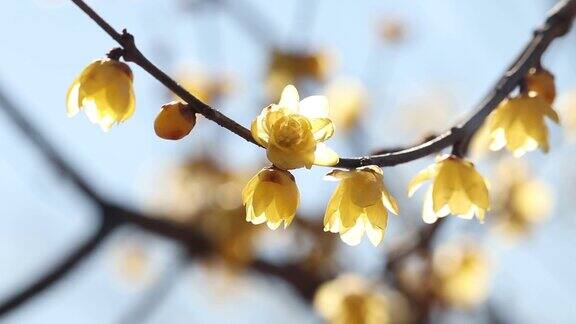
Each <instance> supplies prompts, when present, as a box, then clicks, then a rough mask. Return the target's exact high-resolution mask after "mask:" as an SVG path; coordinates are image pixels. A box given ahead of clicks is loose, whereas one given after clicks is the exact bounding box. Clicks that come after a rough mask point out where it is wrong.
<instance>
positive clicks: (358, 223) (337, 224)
mask: <svg viewBox="0 0 576 324" xmlns="http://www.w3.org/2000/svg"><path fill="white" fill-rule="evenodd" d="M327 178H328V179H329V180H330V179H333V180H336V181H340V183H339V184H338V187H337V188H336V191H334V193H333V194H332V197H331V198H330V201H329V202H328V207H327V208H326V214H325V215H324V231H330V232H332V233H340V238H341V239H342V241H344V242H345V243H347V244H349V245H357V244H359V243H360V241H361V240H362V236H363V235H364V232H366V233H367V234H368V239H369V240H370V242H372V244H374V246H376V245H378V244H379V243H380V242H382V239H383V238H384V232H385V231H386V225H387V222H388V210H390V211H391V212H392V213H394V214H398V205H397V203H396V199H394V197H392V195H390V193H389V192H388V191H387V190H386V188H385V187H384V182H383V176H382V169H380V168H379V167H377V166H375V165H371V166H365V167H361V168H357V169H354V170H349V171H343V170H334V171H332V172H330V173H329V174H328V175H327Z"/></svg>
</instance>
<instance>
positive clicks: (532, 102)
mask: <svg viewBox="0 0 576 324" xmlns="http://www.w3.org/2000/svg"><path fill="white" fill-rule="evenodd" d="M544 116H547V117H548V118H550V119H552V120H553V121H554V122H556V123H559V117H558V114H557V113H556V111H554V109H552V107H551V106H550V104H549V103H548V102H546V101H545V100H544V99H542V98H541V97H540V96H528V95H521V96H519V97H516V98H511V99H506V100H504V101H503V102H502V103H500V105H499V106H498V107H497V108H496V109H495V110H494V111H493V112H492V113H491V114H490V116H488V120H487V123H488V129H489V132H490V137H491V143H490V149H491V150H493V151H498V150H500V149H502V148H503V147H506V148H507V149H508V150H510V151H512V152H513V153H514V156H516V157H520V156H522V155H524V153H526V152H528V151H533V150H535V149H536V148H538V147H540V149H541V150H542V151H544V152H548V149H549V146H548V127H547V126H546V124H545V122H544Z"/></svg>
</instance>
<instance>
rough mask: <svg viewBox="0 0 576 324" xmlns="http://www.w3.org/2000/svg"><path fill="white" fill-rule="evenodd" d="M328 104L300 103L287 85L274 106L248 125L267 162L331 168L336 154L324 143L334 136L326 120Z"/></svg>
mask: <svg viewBox="0 0 576 324" xmlns="http://www.w3.org/2000/svg"><path fill="white" fill-rule="evenodd" d="M328 113H329V108H328V101H327V100H326V98H325V97H324V96H311V97H308V98H304V99H303V100H302V101H300V97H299V95H298V91H297V90H296V88H295V87H294V86H292V85H288V86H286V87H285V88H284V91H282V96H281V98H280V102H279V103H278V104H272V105H270V106H268V107H266V108H264V109H263V110H262V112H261V113H260V115H258V117H257V118H256V119H255V120H254V121H253V122H252V136H253V137H254V139H255V140H256V141H257V142H258V143H260V145H262V146H264V147H265V148H266V149H267V151H266V155H267V156H268V159H269V160H270V161H271V162H272V163H273V164H274V165H275V166H276V167H278V168H280V169H284V170H289V169H297V168H301V167H304V166H305V167H306V168H308V169H309V168H311V167H312V165H313V164H316V165H325V166H331V165H334V164H336V163H338V155H337V154H336V152H334V151H333V150H332V149H330V148H329V147H328V146H326V145H325V144H324V143H322V142H324V141H326V140H327V139H329V138H330V137H332V134H334V125H333V124H332V121H331V120H330V119H329V118H328Z"/></svg>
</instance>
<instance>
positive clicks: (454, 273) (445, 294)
mask: <svg viewBox="0 0 576 324" xmlns="http://www.w3.org/2000/svg"><path fill="white" fill-rule="evenodd" d="M458 243H459V244H458V245H456V244H455V243H451V244H448V245H444V246H441V247H440V248H438V249H437V250H436V251H434V255H433V257H432V277H433V282H432V287H433V289H434V291H435V295H437V296H438V297H439V299H440V301H441V302H442V303H444V304H446V305H448V306H451V307H456V308H463V309H469V308H472V307H474V306H477V305H478V304H480V303H482V302H483V301H485V300H486V298H487V296H488V292H489V286H490V262H489V260H488V257H487V256H486V254H485V253H484V252H483V251H481V250H479V249H478V248H477V247H475V246H473V245H472V244H471V243H469V244H466V242H458Z"/></svg>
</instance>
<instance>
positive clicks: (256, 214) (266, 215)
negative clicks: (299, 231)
mask: <svg viewBox="0 0 576 324" xmlns="http://www.w3.org/2000/svg"><path fill="white" fill-rule="evenodd" d="M299 195H300V194H299V192H298V187H297V186H296V182H295V181H294V177H293V176H292V174H290V172H288V171H285V170H281V169H278V168H275V167H269V168H265V169H262V170H260V172H258V174H256V175H255V176H254V177H253V178H252V179H250V181H249V182H248V184H246V187H244V190H242V201H243V202H244V205H246V221H248V222H251V223H252V224H256V225H258V224H262V223H264V222H266V225H268V227H269V228H270V229H272V230H275V229H277V228H278V226H280V224H281V223H282V222H284V228H286V227H288V225H290V223H291V222H292V220H293V219H294V216H295V215H296V209H297V208H298V203H299V199H300V197H299Z"/></svg>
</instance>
